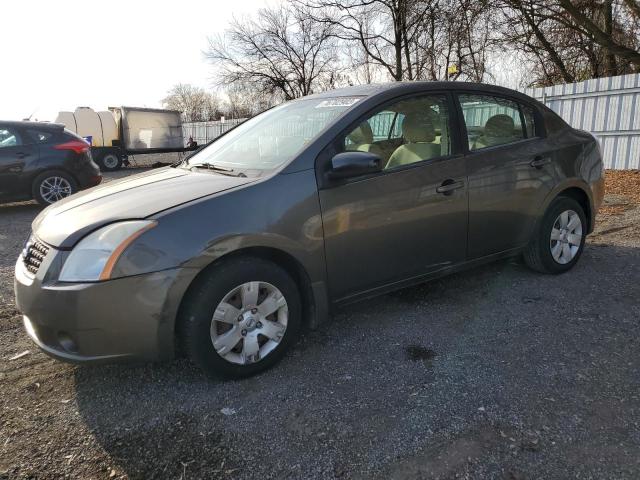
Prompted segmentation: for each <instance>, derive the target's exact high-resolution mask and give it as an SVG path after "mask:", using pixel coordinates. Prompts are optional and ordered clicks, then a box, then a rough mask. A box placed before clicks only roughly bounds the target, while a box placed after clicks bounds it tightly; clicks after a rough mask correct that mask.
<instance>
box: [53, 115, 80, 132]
mask: <svg viewBox="0 0 640 480" xmlns="http://www.w3.org/2000/svg"><path fill="white" fill-rule="evenodd" d="M55 123H61V124H63V125H64V126H65V128H66V129H67V130H71V131H72V132H77V130H78V126H77V125H76V116H75V115H74V114H73V112H58V116H57V117H56V120H55Z"/></svg>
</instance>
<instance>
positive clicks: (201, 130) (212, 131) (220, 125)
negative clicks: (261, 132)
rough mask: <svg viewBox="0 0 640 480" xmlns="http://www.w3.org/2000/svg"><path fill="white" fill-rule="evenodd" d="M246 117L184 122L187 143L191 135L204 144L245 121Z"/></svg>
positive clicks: (199, 143) (200, 143) (183, 129)
mask: <svg viewBox="0 0 640 480" xmlns="http://www.w3.org/2000/svg"><path fill="white" fill-rule="evenodd" d="M245 120H246V118H234V119H231V120H224V121H220V120H217V121H215V122H190V123H183V124H182V134H183V136H184V139H185V145H186V143H187V140H189V137H193V139H194V140H195V141H196V142H198V145H204V144H205V143H207V142H210V141H211V140H215V139H216V138H218V137H219V136H220V135H222V134H223V133H224V132H226V131H227V130H231V129H232V128H233V127H235V126H236V125H239V124H240V123H242V122H244V121H245Z"/></svg>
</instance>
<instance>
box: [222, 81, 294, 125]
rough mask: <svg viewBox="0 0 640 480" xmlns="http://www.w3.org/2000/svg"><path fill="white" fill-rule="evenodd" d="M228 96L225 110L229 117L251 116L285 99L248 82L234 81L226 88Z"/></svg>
mask: <svg viewBox="0 0 640 480" xmlns="http://www.w3.org/2000/svg"><path fill="white" fill-rule="evenodd" d="M224 93H225V95H226V97H227V99H226V101H225V102H224V104H223V107H222V109H223V111H224V113H225V115H226V116H227V117H229V118H249V117H253V116H254V115H257V114H258V113H260V112H263V111H264V110H267V109H269V108H271V107H273V106H274V105H277V104H278V103H280V102H282V101H283V97H282V95H277V94H276V95H271V94H268V93H265V92H263V91H261V90H259V89H256V88H255V87H254V86H253V85H252V84H250V83H248V82H234V83H232V84H230V85H229V86H227V87H226V88H225V90H224Z"/></svg>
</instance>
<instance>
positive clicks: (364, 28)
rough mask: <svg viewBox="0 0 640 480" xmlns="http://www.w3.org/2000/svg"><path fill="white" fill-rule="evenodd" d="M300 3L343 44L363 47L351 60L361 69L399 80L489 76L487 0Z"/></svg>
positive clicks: (321, 0)
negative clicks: (486, 63)
mask: <svg viewBox="0 0 640 480" xmlns="http://www.w3.org/2000/svg"><path fill="white" fill-rule="evenodd" d="M297 1H298V2H299V3H303V4H304V5H305V6H306V7H308V8H310V10H311V12H313V18H314V19H315V20H316V21H318V22H321V23H323V24H328V25H331V26H332V27H333V29H334V32H335V33H334V34H335V35H336V36H337V37H338V38H339V39H341V40H342V41H344V42H346V43H347V44H348V45H350V46H353V45H357V47H358V48H359V49H360V50H361V52H362V54H361V55H351V57H352V58H354V57H355V58H358V59H359V62H357V63H356V64H354V66H355V67H357V68H360V69H362V68H363V67H364V68H365V69H366V71H367V72H370V70H371V66H374V67H377V68H379V69H381V70H382V71H384V72H385V73H386V74H387V75H388V77H389V78H391V79H392V80H396V81H400V80H418V79H431V80H440V79H457V78H468V79H472V80H481V79H482V78H483V77H484V74H485V68H484V63H485V57H486V53H487V46H488V38H489V33H490V32H489V29H488V28H487V25H488V21H487V19H488V12H489V8H488V6H489V4H488V1H487V0H475V1H474V0H428V1H423V0H297ZM454 65H455V67H456V72H455V73H453V74H449V73H448V71H449V67H451V66H454ZM369 76H371V75H370V73H369Z"/></svg>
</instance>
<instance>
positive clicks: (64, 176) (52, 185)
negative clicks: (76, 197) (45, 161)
mask: <svg viewBox="0 0 640 480" xmlns="http://www.w3.org/2000/svg"><path fill="white" fill-rule="evenodd" d="M77 191H78V182H76V180H75V179H74V178H73V177H72V176H71V175H69V174H68V173H65V172H62V171H60V170H49V171H46V172H42V173H41V174H40V175H38V176H37V177H36V178H35V179H34V180H33V184H32V186H31V193H32V195H33V198H35V199H36V201H37V202H38V203H39V204H40V205H43V206H45V207H46V206H49V205H51V204H52V203H55V202H57V201H58V200H62V199H63V198H66V197H68V196H69V195H73V194H74V193H76V192H77Z"/></svg>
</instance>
